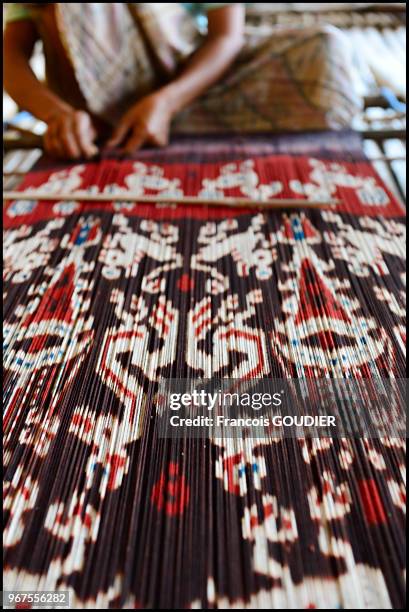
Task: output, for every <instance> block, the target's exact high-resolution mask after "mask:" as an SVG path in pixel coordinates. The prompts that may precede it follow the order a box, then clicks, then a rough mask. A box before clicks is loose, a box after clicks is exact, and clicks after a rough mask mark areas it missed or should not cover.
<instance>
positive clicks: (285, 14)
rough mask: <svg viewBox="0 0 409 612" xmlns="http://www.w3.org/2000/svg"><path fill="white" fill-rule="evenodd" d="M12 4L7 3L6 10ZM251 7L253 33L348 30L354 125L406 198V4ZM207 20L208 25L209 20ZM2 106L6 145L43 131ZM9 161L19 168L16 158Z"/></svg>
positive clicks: (36, 61) (40, 63)
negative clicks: (356, 108) (325, 27)
mask: <svg viewBox="0 0 409 612" xmlns="http://www.w3.org/2000/svg"><path fill="white" fill-rule="evenodd" d="M8 4H9V3H4V4H3V11H4V10H5V9H6V8H7V5H8ZM246 10H247V17H246V22H247V26H246V27H247V29H248V31H249V32H251V31H252V30H255V29H259V30H260V29H263V30H269V29H271V28H273V27H275V26H277V25H285V26H288V25H305V26H308V25H313V24H317V23H320V24H331V25H334V26H337V27H338V28H340V29H341V30H343V32H344V33H345V35H346V36H347V38H348V41H349V44H350V46H351V50H352V51H353V57H354V79H355V86H356V88H357V91H359V93H360V94H361V96H362V98H363V99H364V109H363V111H362V113H361V115H360V116H358V117H357V118H356V120H355V124H354V126H353V127H354V129H355V130H357V131H359V132H361V133H362V136H363V139H364V146H365V152H366V154H367V155H368V157H370V158H371V159H373V160H374V161H373V163H374V164H375V166H376V168H377V170H378V172H379V173H380V174H381V176H382V178H383V179H384V180H385V181H386V182H387V184H388V186H389V187H390V188H391V189H392V190H393V191H394V193H395V195H397V196H398V197H399V198H400V199H401V200H404V199H405V197H406V4H405V3H399V2H396V3H394V2H390V3H248V4H246ZM202 25H203V27H205V26H206V24H205V23H203V24H202ZM32 67H33V70H34V71H35V73H36V74H37V76H38V77H40V78H43V77H44V59H43V54H42V49H41V43H38V45H37V47H36V52H35V54H34V57H33V59H32ZM3 109H4V110H3V136H4V139H3V140H4V147H5V149H6V150H8V149H9V148H11V145H12V144H13V143H14V140H15V139H16V138H20V139H21V135H22V134H23V133H24V130H29V131H30V132H34V133H36V134H41V133H43V131H44V129H45V126H44V125H43V124H42V123H41V122H39V121H37V120H34V119H33V118H32V117H31V116H30V115H29V114H27V113H24V112H21V113H20V112H19V109H18V108H17V107H16V105H15V104H14V102H13V101H12V100H11V99H10V98H9V96H7V94H5V93H3ZM16 130H17V132H18V133H16ZM10 143H11V144H10ZM13 146H14V145H13ZM38 154H39V153H38V151H37V152H36V151H31V153H30V157H29V161H28V162H24V166H23V169H24V170H25V171H27V169H28V167H27V164H29V163H30V164H31V163H32V161H33V160H34V159H35V158H36V156H38ZM20 157H21V155H20ZM24 157H25V158H26V157H27V155H25V156H24ZM14 158H15V156H14ZM18 159H19V158H18ZM10 163H12V166H13V167H14V165H15V163H16V162H15V161H14V162H10ZM6 170H7V168H6Z"/></svg>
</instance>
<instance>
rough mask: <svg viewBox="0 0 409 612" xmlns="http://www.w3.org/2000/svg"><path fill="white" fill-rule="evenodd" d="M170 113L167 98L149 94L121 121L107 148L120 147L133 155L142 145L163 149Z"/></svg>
mask: <svg viewBox="0 0 409 612" xmlns="http://www.w3.org/2000/svg"><path fill="white" fill-rule="evenodd" d="M171 120H172V112H171V109H170V104H169V101H168V99H167V97H166V96H165V95H163V94H161V93H155V94H150V95H149V96H146V97H145V98H142V100H140V101H139V102H137V104H135V105H134V106H133V107H132V108H131V109H130V110H129V111H128V112H127V113H126V114H125V115H124V117H123V118H122V119H121V121H120V122H119V125H118V126H117V128H116V129H115V131H114V133H113V135H112V138H111V139H110V140H109V142H108V143H107V146H108V147H117V146H119V145H122V147H121V148H122V150H123V151H124V153H130V154H131V153H133V152H135V151H136V150H138V149H139V148H140V147H142V146H143V145H144V144H151V145H154V146H157V147H163V146H165V145H166V144H167V143H168V140H169V130H170V123H171Z"/></svg>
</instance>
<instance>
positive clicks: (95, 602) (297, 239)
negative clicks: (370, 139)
mask: <svg viewBox="0 0 409 612" xmlns="http://www.w3.org/2000/svg"><path fill="white" fill-rule="evenodd" d="M303 143H304V144H301V145H298V144H297V141H296V140H291V139H289V140H287V141H284V140H280V139H278V140H277V141H276V142H275V143H273V142H272V141H271V139H270V140H268V139H265V140H264V141H262V140H260V141H258V142H257V141H254V140H253V141H252V142H251V143H249V142H245V141H243V140H237V141H236V142H235V143H234V144H231V143H227V142H224V141H219V142H213V143H209V142H203V143H199V144H197V143H196V144H195V145H194V144H192V143H190V142H189V141H188V140H186V141H180V142H179V143H175V144H174V145H171V146H170V147H169V149H167V150H165V151H164V152H159V153H152V152H149V151H147V152H141V154H140V155H139V157H138V160H125V161H118V160H112V159H108V160H101V161H99V162H97V163H89V164H79V165H71V166H65V167H61V166H60V167H53V166H50V165H49V164H48V165H47V164H43V165H42V166H39V168H38V169H37V170H36V171H33V172H32V173H30V174H29V175H28V176H27V177H26V178H25V180H24V183H23V186H22V189H23V190H24V189H25V188H38V189H41V190H42V191H44V190H46V191H47V192H49V193H55V194H58V192H60V193H61V191H62V190H63V191H64V192H67V191H78V190H84V192H86V193H89V192H97V193H98V192H112V193H118V194H119V193H122V192H124V191H127V190H132V192H135V193H138V194H160V195H169V196H181V195H183V194H190V195H192V194H193V195H202V196H205V197H212V196H223V195H226V196H227V195H228V196H232V195H240V196H246V197H251V198H263V199H266V198H270V197H299V198H305V197H307V198H312V199H322V200H327V199H328V198H339V199H340V201H341V203H340V204H339V206H338V207H337V208H336V209H335V210H330V209H322V210H310V211H307V210H297V211H294V212H291V211H288V212H285V211H280V212H278V211H273V212H271V211H269V212H266V211H264V212H263V211H258V210H255V211H251V210H240V211H239V212H237V211H235V210H232V209H216V208H211V207H204V208H203V209H197V207H195V208H194V209H193V208H192V209H191V208H186V207H175V206H169V205H163V204H162V205H138V204H135V203H132V202H115V203H102V204H101V203H98V204H96V203H94V204H93V203H84V202H83V203H81V202H80V201H74V200H72V201H70V200H69V201H58V200H57V201H56V202H54V203H52V202H41V201H38V200H32V201H24V200H17V201H14V202H10V203H8V204H7V206H6V208H5V212H4V226H5V230H4V371H5V376H4V397H5V439H4V442H5V444H4V446H5V455H4V456H5V502H4V507H5V540H4V541H5V561H4V563H5V588H7V589H19V590H26V591H27V590H37V591H38V590H42V591H43V590H53V589H62V590H64V589H67V590H69V591H70V594H71V598H72V605H73V606H74V607H84V608H87V607H88V608H97V609H98V608H109V607H111V608H148V609H149V608H171V609H177V608H203V609H209V608H233V607H235V608H323V609H339V608H363V609H365V608H375V607H376V608H400V607H402V606H404V594H403V593H404V550H403V542H404V513H405V484H404V444H403V441H401V440H398V439H389V438H386V439H382V440H380V439H372V440H371V439H338V440H337V439H310V440H306V439H299V440H294V439H281V440H280V439H275V440H263V441H262V442H259V443H257V441H255V440H247V441H246V442H244V441H243V440H225V441H223V440H218V441H215V440H211V439H210V440H192V439H188V438H186V439H184V440H163V439H159V438H158V436H157V432H156V429H155V419H156V414H155V403H154V396H155V390H156V389H157V384H158V382H159V381H160V380H161V379H162V378H163V377H186V378H194V377H203V376H205V377H209V378H212V377H231V378H239V377H240V378H241V377H246V376H247V377H252V378H256V377H283V378H287V377H326V376H330V377H339V378H345V377H353V378H360V377H363V378H375V377H384V378H393V377H403V376H404V367H405V340H406V338H405V311H404V303H405V295H406V285H405V259H404V257H405V248H404V247H405V229H406V222H405V218H404V212H403V209H402V207H401V205H400V204H399V203H398V202H397V201H396V200H395V199H394V197H393V196H392V194H391V193H390V192H389V191H388V189H387V188H386V187H385V186H384V185H383V184H382V182H381V180H380V179H379V177H378V176H377V175H376V174H375V172H374V170H373V169H372V167H371V165H370V164H369V163H368V162H367V161H365V159H363V157H362V156H361V154H360V152H359V147H358V146H357V145H356V143H354V141H353V139H352V138H351V139H349V140H348V138H347V139H346V140H342V138H341V136H340V137H339V140H338V139H337V137H336V136H334V135H328V137H327V138H323V139H321V141H320V143H321V144H320V146H316V144H315V145H314V142H312V143H310V144H311V146H309V141H308V138H306V139H305V140H304V141H303ZM345 143H348V152H346V151H347V148H346V146H345ZM308 147H309V153H308V152H306V149H308ZM387 409H388V407H387V406H385V411H386V410H387Z"/></svg>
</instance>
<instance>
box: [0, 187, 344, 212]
mask: <svg viewBox="0 0 409 612" xmlns="http://www.w3.org/2000/svg"><path fill="white" fill-rule="evenodd" d="M3 200H39V201H51V202H61V201H71V200H77V201H80V202H135V203H139V204H178V205H184V206H228V207H232V208H265V209H274V208H278V209H280V208H322V207H328V206H336V205H337V204H339V200H327V201H325V202H320V201H319V200H301V199H299V198H274V199H273V198H272V199H270V200H257V199H252V198H241V197H237V198H234V197H226V198H214V199H213V198H200V197H197V196H184V197H168V196H163V195H158V196H156V195H139V194H136V193H132V192H127V193H98V194H90V193H81V192H78V191H73V192H72V193H48V192H44V191H43V192H42V191H35V190H32V191H30V190H26V191H4V192H3Z"/></svg>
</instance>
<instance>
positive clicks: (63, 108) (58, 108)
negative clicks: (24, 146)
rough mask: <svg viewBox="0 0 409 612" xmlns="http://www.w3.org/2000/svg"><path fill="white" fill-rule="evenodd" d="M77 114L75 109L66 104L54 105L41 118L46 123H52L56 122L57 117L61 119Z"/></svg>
mask: <svg viewBox="0 0 409 612" xmlns="http://www.w3.org/2000/svg"><path fill="white" fill-rule="evenodd" d="M74 112H75V108H73V107H72V106H69V105H68V104H65V103H64V102H61V103H57V104H53V105H52V106H51V107H50V108H48V109H47V110H46V111H44V112H43V113H42V115H43V116H42V117H39V118H40V119H41V120H42V121H44V122H45V123H47V124H48V123H51V121H54V119H56V117H60V116H62V115H71V114H72V113H74Z"/></svg>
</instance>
